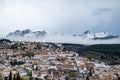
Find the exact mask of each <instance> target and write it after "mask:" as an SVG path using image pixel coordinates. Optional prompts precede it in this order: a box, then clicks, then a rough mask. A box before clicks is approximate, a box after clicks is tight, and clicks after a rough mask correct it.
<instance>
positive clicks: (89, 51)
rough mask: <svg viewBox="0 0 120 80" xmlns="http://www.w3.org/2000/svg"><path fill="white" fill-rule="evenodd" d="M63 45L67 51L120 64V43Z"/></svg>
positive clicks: (108, 62) (107, 62)
mask: <svg viewBox="0 0 120 80" xmlns="http://www.w3.org/2000/svg"><path fill="white" fill-rule="evenodd" d="M63 45H64V50H65V51H69V50H73V51H76V52H77V53H79V55H80V56H84V57H87V58H89V59H96V60H100V61H103V62H106V64H111V65H113V64H120V44H97V45H80V44H63Z"/></svg>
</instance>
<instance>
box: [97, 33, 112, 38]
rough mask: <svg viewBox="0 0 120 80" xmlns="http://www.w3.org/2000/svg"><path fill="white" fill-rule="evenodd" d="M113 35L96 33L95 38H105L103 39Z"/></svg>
mask: <svg viewBox="0 0 120 80" xmlns="http://www.w3.org/2000/svg"><path fill="white" fill-rule="evenodd" d="M112 35H113V34H112V33H108V32H99V33H95V37H97V38H103V37H108V36H112Z"/></svg>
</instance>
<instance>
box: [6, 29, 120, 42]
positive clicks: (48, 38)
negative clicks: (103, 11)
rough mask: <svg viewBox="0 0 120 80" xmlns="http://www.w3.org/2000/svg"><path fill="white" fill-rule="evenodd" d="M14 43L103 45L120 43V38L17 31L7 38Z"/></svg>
mask: <svg viewBox="0 0 120 80" xmlns="http://www.w3.org/2000/svg"><path fill="white" fill-rule="evenodd" d="M6 38H7V39H10V40H14V41H40V42H55V43H78V44H101V43H120V37H119V36H117V35H113V34H112V33H108V32H99V33H93V32H90V31H85V32H84V33H83V34H74V35H70V34H61V33H51V34H50V33H47V32H46V31H34V32H33V31H31V30H29V29H26V30H22V31H20V30H16V31H15V32H11V33H9V34H8V35H7V36H6Z"/></svg>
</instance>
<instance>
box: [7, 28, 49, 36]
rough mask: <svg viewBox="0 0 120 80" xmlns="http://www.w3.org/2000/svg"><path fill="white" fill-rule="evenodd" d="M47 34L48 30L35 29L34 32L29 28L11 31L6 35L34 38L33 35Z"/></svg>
mask: <svg viewBox="0 0 120 80" xmlns="http://www.w3.org/2000/svg"><path fill="white" fill-rule="evenodd" d="M46 34H47V32H45V31H35V32H32V31H31V30H29V29H26V30H22V31H20V30H16V31H15V32H11V33H9V34H8V35H7V36H6V37H8V38H9V37H26V38H30V37H31V38H32V37H34V38H35V37H42V36H45V35H46Z"/></svg>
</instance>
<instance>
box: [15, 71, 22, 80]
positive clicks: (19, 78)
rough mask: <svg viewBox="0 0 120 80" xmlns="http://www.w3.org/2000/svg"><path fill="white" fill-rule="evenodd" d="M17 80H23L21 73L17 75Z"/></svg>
mask: <svg viewBox="0 0 120 80" xmlns="http://www.w3.org/2000/svg"><path fill="white" fill-rule="evenodd" d="M16 79H17V80H21V77H20V75H19V72H18V73H17V77H16Z"/></svg>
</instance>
